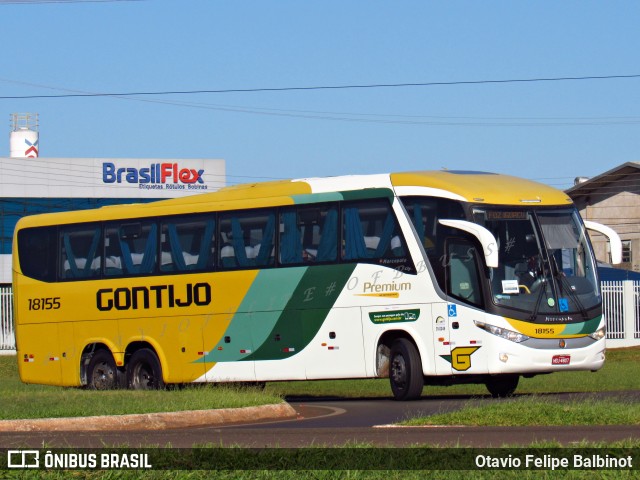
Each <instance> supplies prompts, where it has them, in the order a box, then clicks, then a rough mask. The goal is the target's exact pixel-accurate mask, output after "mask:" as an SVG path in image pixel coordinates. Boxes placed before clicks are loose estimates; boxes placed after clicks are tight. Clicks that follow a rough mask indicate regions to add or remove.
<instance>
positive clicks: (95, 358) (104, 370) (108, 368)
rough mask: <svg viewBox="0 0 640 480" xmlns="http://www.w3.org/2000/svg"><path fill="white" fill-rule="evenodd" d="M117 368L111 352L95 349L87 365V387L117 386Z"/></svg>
mask: <svg viewBox="0 0 640 480" xmlns="http://www.w3.org/2000/svg"><path fill="white" fill-rule="evenodd" d="M118 373H119V372H118V369H117V368H116V362H115V361H114V359H113V356H112V355H111V353H109V352H108V351H107V350H98V351H96V352H95V353H94V354H93V355H92V357H91V360H89V365H87V388H89V389H91V390H111V389H113V388H116V387H118Z"/></svg>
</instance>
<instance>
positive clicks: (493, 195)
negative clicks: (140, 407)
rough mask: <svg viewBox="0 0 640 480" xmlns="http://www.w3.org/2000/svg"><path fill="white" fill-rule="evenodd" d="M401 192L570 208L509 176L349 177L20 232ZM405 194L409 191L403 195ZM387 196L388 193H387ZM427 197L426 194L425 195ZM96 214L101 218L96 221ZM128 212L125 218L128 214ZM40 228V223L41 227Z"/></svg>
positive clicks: (119, 210)
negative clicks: (169, 213)
mask: <svg viewBox="0 0 640 480" xmlns="http://www.w3.org/2000/svg"><path fill="white" fill-rule="evenodd" d="M400 187H417V189H415V194H417V195H419V194H420V187H426V189H429V190H428V192H429V194H431V195H435V196H446V197H448V198H458V199H459V200H462V201H467V202H472V203H482V204H488V205H491V204H497V205H514V206H521V205H523V204H528V203H532V204H536V205H570V204H571V203H572V201H571V199H570V198H569V197H568V196H567V195H566V194H565V193H564V192H562V191H561V190H557V189H555V188H552V187H549V186H547V185H543V184H541V183H537V182H533V181H531V180H525V179H521V178H518V177H512V176H508V175H501V174H494V173H487V172H469V171H453V170H441V171H416V172H403V173H391V174H374V175H346V176H337V177H324V178H304V179H294V180H276V181H271V182H259V183H248V184H241V185H234V186H229V187H224V188H221V189H220V190H218V191H216V192H211V193H202V194H199V195H189V196H185V197H180V198H172V199H167V200H159V201H156V202H151V203H145V204H134V206H135V208H134V209H132V205H131V204H123V205H112V206H107V207H102V208H100V209H98V210H80V211H75V212H73V218H72V217H70V216H69V212H59V213H51V214H44V215H46V216H47V220H46V221H45V222H43V218H42V215H33V216H29V217H24V218H23V219H21V221H20V224H21V225H20V226H21V227H26V226H32V225H36V224H38V225H41V224H43V223H44V224H49V225H54V224H56V223H68V222H70V221H72V222H74V223H75V222H90V221H95V220H110V219H119V218H122V216H123V215H126V216H128V217H130V218H134V217H144V216H152V215H154V213H155V212H154V210H155V211H157V212H158V214H160V213H164V211H163V212H161V210H164V209H166V208H167V207H171V208H175V212H174V213H176V214H181V213H190V212H194V213H195V212H198V211H208V210H234V209H248V208H259V207H269V206H277V205H293V204H297V203H309V202H318V201H331V200H343V199H353V198H364V197H372V196H377V197H380V196H388V195H390V194H391V193H392V190H393V189H395V188H400ZM403 191H406V189H404V190H403ZM385 192H386V193H385ZM425 194H426V190H425ZM96 211H99V212H100V214H99V215H96ZM125 212H126V213H125ZM41 222H42V223H41Z"/></svg>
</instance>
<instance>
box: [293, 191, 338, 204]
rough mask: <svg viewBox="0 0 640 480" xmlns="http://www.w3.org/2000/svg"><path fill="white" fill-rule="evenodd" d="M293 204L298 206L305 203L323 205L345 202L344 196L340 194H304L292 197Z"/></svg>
mask: <svg viewBox="0 0 640 480" xmlns="http://www.w3.org/2000/svg"><path fill="white" fill-rule="evenodd" d="M291 198H292V199H293V203H295V204H296V205H300V204H305V203H323V202H339V201H341V200H343V197H342V194H340V193H338V192H327V193H307V194H305V193H302V194H300V195H291Z"/></svg>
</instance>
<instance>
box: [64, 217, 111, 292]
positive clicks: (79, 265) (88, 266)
mask: <svg viewBox="0 0 640 480" xmlns="http://www.w3.org/2000/svg"><path fill="white" fill-rule="evenodd" d="M101 244H102V229H101V228H100V226H99V225H74V226H71V227H64V228H61V229H60V249H59V250H58V251H59V252H60V262H59V265H60V279H64V280H67V279H78V278H92V277H97V276H100V269H101V266H102V257H101V256H100V255H101V254H100V252H101V251H102V245H101Z"/></svg>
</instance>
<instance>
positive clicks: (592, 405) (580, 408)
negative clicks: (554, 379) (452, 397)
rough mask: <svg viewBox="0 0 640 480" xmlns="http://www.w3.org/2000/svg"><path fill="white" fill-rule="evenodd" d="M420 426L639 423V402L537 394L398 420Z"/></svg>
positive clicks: (404, 423) (471, 404)
mask: <svg viewBox="0 0 640 480" xmlns="http://www.w3.org/2000/svg"><path fill="white" fill-rule="evenodd" d="M401 424H402V425H407V426H419V425H465V426H505V427H512V426H534V425H535V426H553V425H558V426H567V425H640V404H639V403H638V402H625V401H620V400H609V399H605V400H595V399H589V400H581V401H573V402H561V401H557V400H550V399H546V398H543V397H540V396H532V397H524V398H513V399H507V400H502V401H493V402H490V403H488V404H483V405H478V404H477V402H476V403H475V404H474V403H473V402H469V404H468V405H466V406H465V407H464V408H462V409H461V410H459V411H456V412H451V413H443V414H438V415H432V416H429V417H423V418H412V419H409V420H406V421H404V422H402V423H401Z"/></svg>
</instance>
